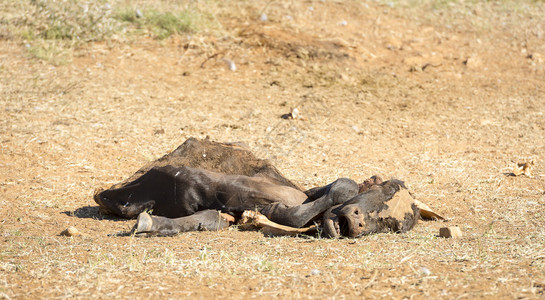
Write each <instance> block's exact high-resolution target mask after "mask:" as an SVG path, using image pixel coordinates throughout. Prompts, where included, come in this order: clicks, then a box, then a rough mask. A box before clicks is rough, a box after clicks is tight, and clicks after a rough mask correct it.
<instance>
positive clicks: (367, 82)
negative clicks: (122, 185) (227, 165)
mask: <svg viewBox="0 0 545 300" xmlns="http://www.w3.org/2000/svg"><path fill="white" fill-rule="evenodd" d="M172 3H173V2H172ZM199 3H200V4H198V5H201V6H202V7H203V9H209V10H211V11H213V13H214V17H215V18H216V20H217V22H218V24H221V26H219V28H215V29H214V30H202V31H199V32H198V33H196V34H191V35H189V34H187V35H186V34H182V35H176V36H173V37H171V38H168V39H166V40H162V41H157V40H154V39H151V38H146V37H145V36H139V37H134V38H130V39H115V38H114V39H111V40H107V41H105V42H97V43H88V44H85V45H83V46H82V47H81V48H79V50H78V51H77V52H76V54H75V55H74V57H73V58H71V61H70V62H69V63H68V64H64V65H59V66H55V65H52V64H50V63H47V62H44V61H40V60H37V59H33V58H30V57H29V55H28V53H27V51H26V49H25V45H24V43H23V42H21V41H20V40H19V39H17V38H14V37H13V36H11V35H10V34H3V35H2V38H1V39H0V91H1V96H0V139H1V149H0V195H1V198H0V214H1V216H2V217H1V220H2V221H1V223H0V234H1V237H0V239H1V243H0V297H3V298H7V299H14V298H36V297H39V298H67V297H78V298H135V297H136V298H159V297H161V298H180V297H186V296H191V297H197V298H204V299H207V298H213V297H220V298H252V297H265V298H272V297H276V296H279V297H282V298H288V297H289V298H314V297H316V298H356V297H361V296H365V297H369V298H375V297H376V298H378V297H383V296H388V297H395V298H413V297H415V298H424V297H432V298H451V299H452V298H474V297H479V298H481V297H482V298H497V297H502V298H543V297H545V250H544V249H545V248H544V246H545V229H544V227H545V213H544V205H545V195H544V190H545V181H544V179H545V168H544V167H543V165H544V163H543V155H544V154H545V140H544V137H545V118H544V113H545V80H544V79H545V43H544V39H545V5H544V3H543V2H542V1H517V2H509V1H508V2H495V1H490V2H485V3H480V2H471V1H469V2H468V1H465V2H464V1H461V2H458V1H455V2H451V1H434V2H425V1H424V2H412V1H392V2H386V1H368V2H367V1H366V2H359V1H346V2H345V1H284V2H283V1H273V2H270V3H269V2H267V1H252V2H211V3H207V2H199ZM173 5H174V4H173ZM207 5H210V7H206V6H207ZM6 7H7V5H6V4H5V3H4V4H3V9H4V10H5V9H6ZM261 12H264V13H266V14H267V17H268V19H267V20H266V21H261V20H260V13H261ZM228 61H232V62H234V64H235V66H236V70H235V71H231V70H229V67H228V63H227V62H228ZM292 108H298V110H299V111H300V113H301V114H302V115H303V117H304V118H305V119H304V120H290V119H282V118H281V115H283V114H286V113H289V112H290V111H291V109H292ZM191 136H193V137H199V138H203V137H205V136H209V137H210V138H211V139H213V140H217V141H243V142H245V143H247V144H248V145H249V146H250V147H251V148H252V149H253V150H254V152H255V153H257V155H258V156H259V157H262V158H268V159H270V160H271V161H272V162H273V164H275V165H276V166H277V167H278V168H279V169H280V170H281V171H282V172H283V174H284V175H285V176H287V177H288V178H290V179H292V180H294V181H296V182H298V183H299V184H301V185H302V186H304V187H307V188H309V187H313V186H316V185H321V184H326V183H328V182H331V181H332V180H334V179H336V178H338V177H350V178H353V179H355V180H358V181H359V180H363V179H365V178H368V177H369V176H371V175H373V174H380V175H382V176H383V177H386V178H389V177H395V178H399V179H402V180H404V181H405V182H406V183H407V184H408V186H409V187H410V189H411V190H412V192H413V193H414V195H415V197H416V198H417V199H419V200H421V201H423V202H425V203H427V204H428V205H429V206H431V207H432V208H433V209H435V210H436V211H437V212H439V213H441V214H443V215H444V216H446V217H447V218H448V221H447V222H421V223H419V224H418V225H417V227H416V228H415V229H414V230H413V231H411V232H409V233H407V234H377V235H372V236H366V237H362V238H359V239H338V240H329V239H318V238H307V237H298V238H282V237H280V238H268V237H264V236H263V235H262V234H261V233H259V232H243V231H239V230H237V229H236V228H231V229H230V230H226V231H221V232H198V233H184V234H180V235H178V236H175V237H169V238H135V237H130V236H117V234H122V233H125V232H127V231H128V230H129V229H130V228H131V227H132V225H133V224H134V221H131V220H128V221H127V220H118V219H112V218H108V217H103V216H101V215H100V214H99V213H98V208H97V206H96V204H95V203H94V202H93V199H92V194H93V191H94V190H95V189H96V188H99V187H104V186H108V185H111V184H113V183H115V182H118V181H120V180H122V179H124V178H126V177H127V176H129V175H130V174H132V173H133V172H134V171H136V170H137V169H138V168H140V167H141V166H142V165H144V164H145V163H147V162H149V161H151V160H153V159H155V158H157V157H160V156H162V155H163V154H165V153H167V152H169V151H171V150H172V149H174V148H175V147H176V146H178V145H179V144H181V143H182V142H183V141H185V139H186V138H188V137H191ZM530 160H534V162H535V165H534V169H533V174H532V175H531V176H509V173H510V172H512V170H513V168H514V166H516V164H517V163H518V162H524V161H530ZM455 225H458V226H459V227H460V228H461V230H462V232H463V234H464V236H463V237H462V238H460V239H443V238H439V237H437V235H438V233H439V228H440V227H444V226H455ZM69 226H74V227H76V228H77V229H78V230H79V232H81V233H82V236H76V237H64V236H60V235H59V233H60V232H61V231H62V230H64V229H66V228H67V227H69Z"/></svg>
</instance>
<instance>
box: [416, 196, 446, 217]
mask: <svg viewBox="0 0 545 300" xmlns="http://www.w3.org/2000/svg"><path fill="white" fill-rule="evenodd" d="M414 204H416V207H418V208H419V209H420V217H421V218H422V219H423V220H444V219H445V218H443V217H442V216H440V215H438V214H436V213H435V212H434V211H433V210H432V209H431V208H430V207H429V206H427V205H426V204H424V203H422V202H420V201H418V200H416V199H414Z"/></svg>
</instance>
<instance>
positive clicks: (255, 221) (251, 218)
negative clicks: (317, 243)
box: [239, 210, 316, 236]
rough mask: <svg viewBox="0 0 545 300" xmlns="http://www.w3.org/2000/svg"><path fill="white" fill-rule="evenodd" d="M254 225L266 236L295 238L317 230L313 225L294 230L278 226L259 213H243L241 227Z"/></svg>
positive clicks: (247, 211)
mask: <svg viewBox="0 0 545 300" xmlns="http://www.w3.org/2000/svg"><path fill="white" fill-rule="evenodd" d="M248 224H249V225H253V226H255V227H261V228H262V230H261V231H262V232H263V233H264V234H266V235H289V236H294V235H298V234H301V233H309V232H312V231H313V230H316V226H315V225H312V226H310V227H305V228H294V227H289V226H284V225H280V224H277V223H275V222H273V221H271V220H269V219H268V218H267V217H265V216H264V215H262V214H260V213H259V212H257V211H253V210H246V211H244V213H242V218H241V219H240V221H239V225H248Z"/></svg>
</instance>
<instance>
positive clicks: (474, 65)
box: [464, 55, 483, 70]
mask: <svg viewBox="0 0 545 300" xmlns="http://www.w3.org/2000/svg"><path fill="white" fill-rule="evenodd" d="M464 64H465V65H466V67H467V68H469V69H472V70H476V69H480V68H481V67H482V65H483V62H482V60H481V59H480V58H479V57H478V56H476V55H473V56H470V57H468V58H467V59H466V60H465V61H464Z"/></svg>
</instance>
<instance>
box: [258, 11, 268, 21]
mask: <svg viewBox="0 0 545 300" xmlns="http://www.w3.org/2000/svg"><path fill="white" fill-rule="evenodd" d="M259 20H260V21H261V22H267V21H268V20H269V17H267V15H266V14H265V13H262V14H261V16H259Z"/></svg>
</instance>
